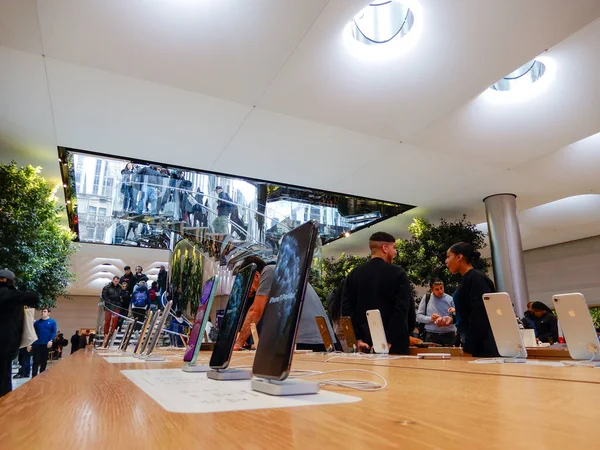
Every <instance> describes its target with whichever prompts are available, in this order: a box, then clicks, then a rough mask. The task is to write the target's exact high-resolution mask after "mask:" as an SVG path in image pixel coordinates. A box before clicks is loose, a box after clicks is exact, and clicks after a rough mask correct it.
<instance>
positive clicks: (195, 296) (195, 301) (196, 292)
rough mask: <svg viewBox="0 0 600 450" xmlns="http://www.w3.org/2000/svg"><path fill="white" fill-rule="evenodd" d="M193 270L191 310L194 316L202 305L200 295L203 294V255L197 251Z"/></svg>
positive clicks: (194, 253)
mask: <svg viewBox="0 0 600 450" xmlns="http://www.w3.org/2000/svg"><path fill="white" fill-rule="evenodd" d="M193 255H194V257H193V268H192V292H191V295H192V298H190V308H191V311H192V314H194V313H195V311H196V310H197V309H198V305H199V303H200V293H201V292H202V276H203V272H202V255H201V254H200V253H199V252H197V251H195V252H193Z"/></svg>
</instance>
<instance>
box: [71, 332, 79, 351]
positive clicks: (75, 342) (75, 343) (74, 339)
mask: <svg viewBox="0 0 600 450" xmlns="http://www.w3.org/2000/svg"><path fill="white" fill-rule="evenodd" d="M80 333H81V331H80V330H75V334H74V335H73V336H71V355H72V354H73V353H74V352H76V351H77V350H79V338H80V336H79V334H80Z"/></svg>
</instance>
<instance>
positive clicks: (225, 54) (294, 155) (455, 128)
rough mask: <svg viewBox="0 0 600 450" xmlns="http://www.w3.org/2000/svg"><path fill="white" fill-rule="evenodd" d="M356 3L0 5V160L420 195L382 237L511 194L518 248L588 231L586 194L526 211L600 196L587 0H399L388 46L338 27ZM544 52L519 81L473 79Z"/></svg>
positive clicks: (399, 198) (599, 90)
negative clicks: (502, 84) (363, 41)
mask: <svg viewBox="0 0 600 450" xmlns="http://www.w3.org/2000/svg"><path fill="white" fill-rule="evenodd" d="M367 3H368V1H366V0H303V1H297V0H253V1H251V2H249V1H245V0H147V1H142V0H130V1H126V2H125V1H122V0H89V1H86V2H82V1H78V0H53V1H42V0H38V1H35V0H2V1H1V2H0V160H2V162H7V161H9V160H10V159H16V160H17V161H19V162H20V163H28V162H31V163H34V164H39V165H41V166H43V167H44V171H43V173H44V174H45V176H47V177H48V178H50V179H52V180H57V179H58V175H59V172H58V160H57V158H56V156H57V154H56V146H57V145H61V146H67V147H75V148H80V149H86V150H91V151H96V152H102V153H108V154H113V155H117V156H132V157H138V158H144V159H149V160H155V161H159V162H164V163H172V164H179V165H183V166H190V167H196V168H199V169H208V170H215V171H220V172H225V173H230V174H235V175H245V176H250V177H255V178H262V179H269V180H273V181H280V182H287V183H292V184H299V185H303V186H309V187H315V188H321V189H328V190H334V191H337V192H345V193H350V194H356V195H362V196H367V197H373V198H378V199H384V200H390V201H396V202H402V203H408V204H414V205H417V206H418V207H419V208H418V209H416V210H414V211H412V212H411V213H410V214H408V215H406V216H404V217H399V218H395V219H392V220H390V221H388V222H387V223H384V224H381V225H380V226H378V229H386V230H388V231H391V232H393V233H395V234H396V235H398V236H403V235H405V233H406V231H405V230H406V225H407V224H408V223H409V222H410V220H411V217H412V216H414V215H416V214H419V215H425V216H426V217H430V218H431V219H434V220H435V219H438V218H439V217H441V216H444V217H447V218H455V217H459V216H461V215H462V213H468V214H469V218H470V219H471V220H473V221H475V222H482V221H484V219H485V215H484V208H483V203H482V202H481V200H482V199H483V198H484V197H485V196H487V195H491V194H495V193H498V192H513V193H515V194H517V195H518V205H519V208H520V210H521V224H522V228H523V235H524V236H523V239H524V246H525V248H533V247H536V246H540V245H549V244H554V243H558V242H564V241H567V240H571V239H574V238H578V237H587V236H592V235H597V234H600V223H599V221H598V220H597V217H596V215H597V214H596V213H594V211H593V208H592V207H588V206H585V205H584V206H582V204H579V206H578V204H576V203H569V201H567V203H564V202H563V203H560V202H558V203H553V205H554V206H552V207H551V208H552V211H554V212H555V214H556V215H557V217H565V216H566V215H572V218H571V219H572V220H571V221H567V223H565V221H557V223H556V224H555V225H554V226H552V227H545V228H540V227H539V223H538V222H536V220H537V221H539V219H538V218H537V217H538V216H537V215H536V214H533V215H532V213H527V211H530V210H532V208H536V207H540V205H544V204H547V203H551V202H556V201H557V200H560V199H564V198H567V197H573V196H577V195H582V194H594V193H599V192H600V177H598V175H597V168H598V167H599V166H600V165H599V163H600V83H599V81H600V80H599V77H598V75H597V74H598V73H600V59H599V58H598V57H597V55H598V54H600V19H599V18H600V0H577V2H576V7H575V6H574V2H565V1H564V0H528V1H526V2H524V1H522V0H504V1H502V2H498V1H491V0H453V1H441V0H420V1H419V2H416V1H415V0H407V1H406V3H411V6H412V7H413V9H414V10H415V14H416V24H417V25H416V29H415V30H414V31H412V32H411V33H409V34H408V35H407V36H406V37H405V38H403V39H402V40H404V39H406V41H405V43H407V44H408V45H406V46H405V47H404V48H403V46H402V45H400V46H398V47H397V48H394V51H393V52H382V51H381V49H377V50H376V51H375V52H370V51H367V50H371V49H370V48H367V47H364V46H362V47H361V46H360V45H359V44H358V43H356V42H351V40H349V39H347V34H346V32H345V26H346V24H347V23H348V21H349V20H350V19H351V18H352V17H353V15H354V14H356V13H357V12H358V11H359V10H360V9H361V8H362V7H363V6H365V5H366V4H367ZM400 44H401V42H400ZM541 54H543V56H542V58H543V59H544V60H545V61H546V62H547V67H548V73H547V74H546V75H545V76H544V77H543V78H542V79H541V80H540V81H539V82H538V83H536V85H534V88H535V89H533V90H532V91H531V92H530V93H526V94H524V95H518V96H514V95H507V96H501V94H500V95H493V94H499V93H497V92H491V91H486V88H487V87H488V86H489V85H490V84H492V83H493V82H495V81H497V80H498V79H500V78H502V77H503V76H504V75H506V74H508V73H509V72H511V71H512V70H514V69H515V68H516V67H518V66H520V65H521V64H523V63H525V62H526V61H528V60H530V59H532V58H535V57H537V56H539V55H541ZM510 94H512V93H510ZM571 202H573V201H571ZM584 203H585V202H584ZM586 205H587V204H586ZM573 208H575V210H576V211H577V214H574V213H573V211H574V209H573ZM538 211H539V210H538ZM595 214H596V215H595ZM561 215H562V216H561ZM567 217H568V216H567ZM527 230H535V231H534V232H527ZM370 232H371V230H369V231H365V232H362V233H361V232H359V233H356V235H354V236H353V237H352V238H349V239H344V240H341V241H338V242H337V243H335V244H332V245H331V246H329V248H328V250H327V251H328V253H329V252H331V253H336V252H339V251H343V250H346V251H352V249H353V248H354V249H360V248H364V243H365V241H366V236H368V233H370Z"/></svg>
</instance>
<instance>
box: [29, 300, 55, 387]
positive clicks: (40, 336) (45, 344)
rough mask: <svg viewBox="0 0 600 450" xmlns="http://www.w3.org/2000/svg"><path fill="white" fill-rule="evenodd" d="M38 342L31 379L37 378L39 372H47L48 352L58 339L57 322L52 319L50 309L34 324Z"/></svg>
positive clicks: (35, 346) (46, 309)
mask: <svg viewBox="0 0 600 450" xmlns="http://www.w3.org/2000/svg"><path fill="white" fill-rule="evenodd" d="M33 327H34V328H35V333H36V334H37V341H35V342H34V343H33V345H32V346H31V347H32V350H33V367H32V370H31V377H32V378H33V377H35V376H36V375H37V374H38V369H39V372H40V373H42V372H43V371H44V370H46V363H47V362H48V351H49V350H50V349H51V348H52V343H53V342H54V338H55V337H56V320H54V319H53V318H51V317H50V310H49V309H48V308H44V309H42V318H41V319H38V320H36V321H35V323H34V324H33Z"/></svg>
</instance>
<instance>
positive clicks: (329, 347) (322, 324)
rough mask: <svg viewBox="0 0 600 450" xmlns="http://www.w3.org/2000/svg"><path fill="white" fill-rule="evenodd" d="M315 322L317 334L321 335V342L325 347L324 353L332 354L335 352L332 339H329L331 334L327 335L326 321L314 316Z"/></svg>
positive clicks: (323, 318) (321, 317)
mask: <svg viewBox="0 0 600 450" xmlns="http://www.w3.org/2000/svg"><path fill="white" fill-rule="evenodd" d="M315 321H316V322H317V327H319V334H320V335H321V339H322V340H323V344H324V345H325V351H326V352H328V353H329V352H332V351H334V350H335V347H334V345H333V339H332V338H331V334H330V333H329V327H328V326H327V321H326V320H325V317H323V316H316V317H315Z"/></svg>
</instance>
